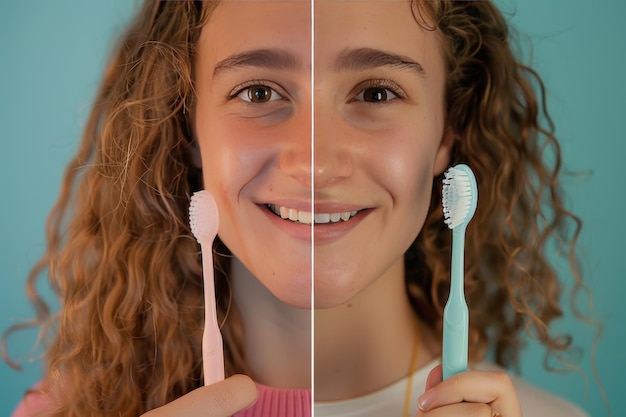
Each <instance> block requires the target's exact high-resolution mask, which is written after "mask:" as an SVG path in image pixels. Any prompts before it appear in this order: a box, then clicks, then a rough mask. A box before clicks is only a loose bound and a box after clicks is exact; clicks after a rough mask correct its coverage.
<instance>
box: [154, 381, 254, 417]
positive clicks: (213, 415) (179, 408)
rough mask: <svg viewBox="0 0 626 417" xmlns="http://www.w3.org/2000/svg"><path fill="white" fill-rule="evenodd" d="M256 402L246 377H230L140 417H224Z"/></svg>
mask: <svg viewBox="0 0 626 417" xmlns="http://www.w3.org/2000/svg"><path fill="white" fill-rule="evenodd" d="M256 398H257V390H256V385H254V382H253V381H252V380H251V379H250V378H248V377H247V376H244V375H234V376H231V377H230V378H226V379H225V380H223V381H219V382H215V383H213V384H211V385H209V386H204V387H200V388H197V389H195V390H193V391H191V392H190V393H188V394H185V395H183V396H182V397H180V398H178V399H176V400H174V401H172V402H170V403H168V404H166V405H164V406H162V407H159V408H155V409H154V410H151V411H148V412H147V413H145V414H142V415H141V417H180V416H185V417H228V416H232V415H233V414H235V413H236V412H238V411H241V410H243V409H246V408H248V407H250V406H251V405H252V404H254V402H255V401H256Z"/></svg>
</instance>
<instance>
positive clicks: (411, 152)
mask: <svg viewBox="0 0 626 417" xmlns="http://www.w3.org/2000/svg"><path fill="white" fill-rule="evenodd" d="M384 138H385V139H384V141H382V143H380V144H378V145H377V146H376V149H375V150H374V152H376V155H377V156H376V157H374V158H373V161H375V162H374V163H375V164H376V165H377V170H378V172H379V175H378V178H379V181H381V185H382V186H383V187H384V188H385V189H386V190H387V191H388V192H389V195H390V197H391V199H392V200H393V206H394V208H395V209H398V210H402V211H406V212H407V213H406V214H408V211H412V212H413V213H414V214H416V213H417V212H421V213H425V211H426V210H427V208H428V204H429V201H430V193H431V185H432V181H433V169H434V164H435V159H436V154H437V148H438V145H439V140H440V133H439V132H438V131H437V130H436V129H428V128H420V126H418V125H404V126H402V127H398V128H395V129H393V130H389V131H387V132H386V133H385V135H384Z"/></svg>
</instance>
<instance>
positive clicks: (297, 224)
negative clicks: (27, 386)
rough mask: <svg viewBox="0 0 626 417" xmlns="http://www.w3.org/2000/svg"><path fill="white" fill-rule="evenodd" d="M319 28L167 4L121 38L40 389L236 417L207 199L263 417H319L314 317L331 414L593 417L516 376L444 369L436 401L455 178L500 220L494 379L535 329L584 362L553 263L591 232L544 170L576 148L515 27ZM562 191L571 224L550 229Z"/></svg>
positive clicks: (386, 16)
mask: <svg viewBox="0 0 626 417" xmlns="http://www.w3.org/2000/svg"><path fill="white" fill-rule="evenodd" d="M310 11H311V5H310V4H309V3H307V2H222V3H218V2H204V3H203V2H160V3H154V2H147V3H146V5H145V6H144V8H143V9H142V10H141V12H140V13H139V16H138V18H137V19H136V20H135V21H134V22H133V24H132V25H131V28H130V29H129V30H128V31H127V33H126V35H125V36H124V38H123V40H122V43H121V45H120V47H119V48H118V50H117V54H116V56H115V58H114V61H113V63H112V64H111V65H110V66H109V70H108V73H107V74H106V76H105V79H104V82H103V85H102V87H101V90H100V94H99V96H98V99H97V100H96V104H95V106H94V110H93V112H92V115H91V118H90V123H89V125H88V127H87V129H86V132H85V135H84V138H83V145H82V146H81V151H80V153H79V154H78V156H77V158H76V160H75V162H74V164H73V165H72V166H70V168H69V169H68V171H67V172H68V174H67V175H66V178H65V182H64V190H63V192H62V195H61V198H60V200H59V204H58V205H57V207H56V208H55V211H54V212H53V214H52V217H51V219H52V221H53V229H54V232H55V233H54V234H53V235H52V236H51V239H50V249H49V252H48V254H47V256H46V260H44V264H42V265H46V264H48V263H50V265H51V268H50V272H51V275H52V279H53V282H54V285H55V287H56V288H58V289H59V292H60V295H61V298H62V300H63V310H62V312H61V314H60V315H59V318H58V320H59V331H58V334H59V336H57V338H56V339H55V340H54V342H53V344H52V346H51V348H50V349H49V351H48V353H47V358H48V370H47V374H46V376H45V379H44V382H43V385H42V387H41V391H42V392H43V393H44V394H45V396H44V397H43V398H44V399H45V400H46V401H48V402H49V403H51V404H52V405H53V406H55V407H56V409H55V410H53V411H48V413H49V414H54V413H57V414H58V415H89V414H90V413H91V414H94V415H109V414H111V415H128V416H137V415H140V414H142V413H146V412H148V410H153V411H150V412H148V414H149V415H153V416H154V415H157V416H167V415H178V414H181V413H184V415H194V413H206V410H207V409H209V410H212V411H211V412H214V415H216V416H217V415H229V414H231V413H232V412H234V411H236V410H239V409H241V408H244V407H246V406H248V405H250V403H251V402H252V401H253V399H254V397H255V395H256V393H255V389H253V387H252V386H251V385H250V381H249V380H248V379H246V378H243V377H237V378H235V379H229V380H227V381H225V382H224V383H221V384H217V385H214V386H212V387H206V388H199V389H195V388H197V387H199V386H200V385H201V379H202V378H201V371H200V369H201V356H200V334H201V327H202V316H203V312H202V308H201V306H202V288H201V285H200V283H201V282H202V281H201V276H200V275H201V272H200V263H199V258H198V251H197V245H196V243H195V241H194V239H193V237H192V236H191V233H190V231H189V227H188V222H187V214H186V213H187V205H188V201H189V196H190V195H191V193H192V192H193V191H194V190H196V189H200V188H206V189H207V190H209V191H210V192H211V193H212V194H213V195H214V197H215V199H216V201H217V203H218V207H219V212H220V219H221V224H220V230H219V241H217V242H216V245H215V252H216V260H217V261H218V263H219V264H220V266H219V268H218V271H220V272H222V273H223V275H222V276H221V278H220V279H218V288H217V289H218V295H219V300H218V304H219V307H220V315H221V317H222V319H223V320H225V321H224V325H223V328H222V332H223V335H224V340H225V352H226V367H227V373H228V374H229V375H232V374H235V373H246V374H248V375H250V376H251V377H252V379H254V381H255V382H256V383H257V384H256V388H257V390H258V392H259V393H258V395H259V401H257V403H256V404H255V406H253V408H251V409H249V410H248V411H246V412H247V413H249V414H250V415H263V414H262V413H263V412H264V411H266V410H271V408H265V407H271V406H272V404H279V405H278V407H283V410H285V411H283V414H284V415H306V413H307V411H309V412H310V408H311V406H310V391H309V390H308V388H310V381H311V375H310V371H311V363H310V358H311V351H310V347H311V329H310V322H311V320H310V311H311V310H310V309H311V307H314V308H315V309H316V310H315V317H314V319H315V329H314V330H315V332H314V340H313V344H314V364H315V366H314V369H313V371H314V381H315V401H316V408H315V411H316V414H319V415H340V414H339V413H343V412H352V413H353V414H352V415H364V416H365V415H367V414H366V412H365V411H362V410H358V409H357V408H356V407H361V406H363V404H364V403H363V401H367V398H373V397H368V396H371V395H378V396H377V397H376V398H378V399H381V398H387V399H389V402H390V403H391V404H393V405H390V406H389V407H390V408H388V409H387V408H386V409H385V410H383V411H384V412H385V413H386V415H392V414H394V413H395V412H396V411H395V410H401V411H402V414H403V415H413V414H415V412H417V413H418V415H428V416H437V415H458V414H459V413H469V412H477V413H478V412H482V413H484V414H485V415H501V416H504V417H516V416H520V415H521V409H520V399H521V400H522V401H521V407H522V408H524V407H528V406H529V405H530V406H532V405H533V404H539V407H540V408H539V409H538V411H537V412H538V413H547V414H550V415H558V414H557V413H558V412H561V413H565V414H566V415H576V414H572V413H573V412H572V411H571V408H569V407H570V406H569V405H565V404H562V403H559V402H557V401H556V400H554V399H550V401H540V399H541V398H543V394H541V395H540V394H537V393H536V392H535V391H533V390H532V389H531V388H528V387H527V386H525V385H523V384H522V383H520V382H518V381H514V382H511V380H510V379H509V378H508V377H507V376H506V374H505V373H503V372H502V371H501V370H500V369H496V370H495V371H489V372H485V371H469V372H467V373H464V374H463V375H460V376H458V378H456V379H454V380H453V379H451V380H450V381H446V382H444V383H441V384H439V385H437V382H438V381H439V380H440V376H439V374H438V372H439V371H438V368H436V369H435V371H433V373H431V376H430V378H429V379H428V381H426V374H427V373H428V371H429V370H430V368H432V367H433V366H434V364H435V363H436V361H437V358H438V355H439V351H440V340H441V325H440V323H441V315H442V306H443V303H444V302H445V297H446V294H447V282H448V279H449V272H448V266H447V265H448V262H449V258H450V255H449V249H448V248H449V246H450V245H449V234H448V232H447V231H446V229H445V225H444V224H443V220H442V215H441V207H440V203H439V201H440V198H439V187H440V176H441V173H442V172H443V170H444V169H445V168H446V167H447V166H449V165H453V164H455V163H456V162H460V161H463V162H466V163H468V164H469V165H471V166H472V167H473V168H474V169H475V171H476V172H477V176H478V182H479V185H478V186H479V190H480V195H481V200H480V204H479V209H478V212H477V214H476V217H475V219H474V220H472V223H471V226H470V230H469V231H468V242H467V265H468V271H467V273H466V286H467V296H468V303H469V305H470V309H471V313H470V314H471V326H472V327H471V329H470V332H471V333H470V335H471V339H470V340H471V345H470V357H471V359H472V360H473V361H474V362H475V363H478V364H479V367H485V366H487V365H485V364H483V363H481V360H482V359H483V357H484V354H485V351H486V350H487V348H488V347H489V346H490V345H493V346H495V349H496V361H497V362H498V363H499V364H502V365H506V364H509V363H514V361H515V354H516V352H517V350H518V348H519V337H520V336H519V330H520V328H521V327H523V325H524V320H525V319H524V317H528V320H530V324H531V326H534V327H535V328H536V329H537V330H538V331H539V336H540V338H541V339H542V341H543V342H544V343H545V344H546V345H547V346H548V347H550V348H551V349H553V351H555V352H559V351H562V350H565V349H567V347H568V345H567V344H566V343H565V344H560V343H559V341H558V339H553V338H551V337H550V336H549V334H548V333H547V331H546V327H545V326H547V325H549V323H550V322H551V321H552V320H553V319H554V318H555V317H558V316H559V315H560V314H561V310H560V307H559V306H558V303H557V300H558V293H559V286H558V282H557V279H556V276H555V274H554V272H553V270H552V269H551V268H550V266H549V265H548V263H547V261H546V260H545V258H544V257H543V255H542V253H541V249H542V246H543V242H544V241H545V239H546V238H547V237H548V236H549V235H550V234H551V233H553V232H555V231H557V230H558V229H559V227H561V226H562V225H563V224H564V223H565V222H566V221H567V220H568V219H571V218H572V217H571V216H570V215H569V213H567V212H566V211H565V210H564V209H563V208H562V206H561V203H560V200H559V199H558V194H556V193H555V192H556V191H557V188H556V183H555V182H554V181H553V179H554V178H556V175H557V174H558V163H557V164H556V168H552V169H551V168H549V167H546V166H545V165H544V164H543V163H542V155H541V152H540V149H541V146H539V145H540V144H541V143H542V141H546V143H548V145H551V146H554V147H555V148H554V149H556V152H557V161H558V147H556V142H555V141H554V138H553V137H552V136H551V134H550V133H549V131H546V130H545V129H543V128H542V127H540V125H539V124H538V121H537V120H538V112H539V107H538V101H540V100H538V99H537V98H536V97H535V95H534V93H533V91H532V88H531V87H530V85H531V84H530V80H532V79H534V74H533V73H532V71H531V70H529V69H527V68H525V67H523V66H522V65H520V64H519V63H518V62H517V61H516V60H515V59H514V58H513V56H512V54H511V51H510V47H509V45H508V43H507V41H506V39H507V36H508V34H507V28H506V24H505V22H504V21H503V20H502V18H501V16H500V14H499V12H498V11H497V10H496V9H495V7H493V5H491V4H490V3H488V2H476V3H473V2H459V3H448V2H423V3H421V2H420V3H418V2H408V1H406V2H405V1H393V2H376V1H368V2H331V1H320V2H318V3H316V4H315V9H314V13H315V20H314V22H315V26H314V27H313V28H312V27H311V13H310ZM312 29H313V34H314V37H313V40H314V45H315V48H314V49H313V50H311V33H312ZM311 57H313V60H311ZM311 68H313V73H311ZM311 79H312V80H313V85H314V90H313V91H312V90H311ZM311 110H314V118H312V117H311V115H312V112H311ZM312 159H313V162H314V164H313V167H312V168H311V161H312ZM83 166H84V167H85V168H84V169H83V170H82V171H80V172H78V171H77V170H76V168H78V167H83ZM200 169H201V171H200ZM535 181H537V182H535ZM75 184H77V188H76V191H75V193H72V191H73V189H74V188H73V187H74V186H75ZM542 186H546V187H547V190H548V191H549V192H550V193H552V196H553V197H552V200H551V201H552V205H553V207H552V208H553V210H554V212H553V218H552V221H551V222H549V225H548V227H546V228H541V229H540V228H539V227H538V226H537V225H536V223H535V219H536V218H537V215H540V214H542V213H543V212H542V211H541V208H540V206H539V204H538V203H539V202H540V201H541V196H542V195H543V191H542V188H541V187H542ZM70 209H71V210H72V217H71V223H70V225H69V232H68V235H67V238H65V237H64V238H63V239H62V238H61V222H62V220H63V219H65V218H66V215H67V214H68V212H69V210H70ZM311 213H313V214H311ZM292 214H293V215H292ZM544 214H545V213H544ZM307 215H308V217H307ZM315 215H317V218H315V217H316V216H315ZM337 215H339V219H340V220H337ZM549 215H550V214H549ZM344 217H345V218H344ZM312 221H313V222H315V223H316V224H315V226H314V230H315V232H314V235H313V238H314V246H313V256H314V262H313V264H312V265H311V240H310V239H311V226H310V223H311V222H312ZM230 253H232V255H233V256H231V255H230ZM224 255H226V256H224ZM311 267H313V271H314V273H313V275H311ZM33 276H34V275H33ZM312 277H313V278H314V279H313V280H312V279H311V278H312ZM312 284H313V285H312ZM311 288H313V292H314V297H313V304H312V303H311V301H312V297H311ZM407 294H408V297H407ZM231 296H232V302H231V301H230V300H231ZM231 305H232V308H230V309H229V307H231ZM544 325H545V326H544ZM455 381H456V382H455ZM503 381H504V382H505V383H502V382H503ZM85 385H87V386H89V387H90V389H88V390H85V389H84V387H85ZM91 387H92V388H91ZM270 387H271V388H270ZM393 387H395V388H393ZM398 387H399V390H398ZM424 387H426V388H429V390H428V391H427V392H426V393H425V394H424V395H423V396H421V397H419V400H418V396H419V394H421V392H422V391H423V388H424ZM194 389H195V390H194ZM398 391H400V392H402V395H401V396H400V397H398V396H397V392H398ZM381 393H382V394H381ZM380 395H382V397H381V396H380ZM40 398H41V397H40ZM225 398H226V399H225ZM355 398H356V400H355ZM173 400H175V401H173ZM463 400H466V401H463ZM418 401H419V405H420V410H419V411H418V410H416V408H417V404H418ZM27 403H28V398H27ZM167 403H169V404H168V405H164V404H167ZM405 403H407V404H409V406H408V407H407V406H405ZM216 404H217V405H219V406H216ZM285 404H289V405H288V406H286V405H285ZM222 405H223V408H221V406H222ZM290 407H293V408H290ZM470 409H471V410H470ZM93 410H97V411H93ZM274 410H275V409H274ZM269 412H270V413H271V414H272V415H281V414H280V413H279V412H276V411H274V412H272V411H269ZM565 414H564V415H565ZM18 415H20V414H19V412H18ZM21 415H25V414H21ZM198 415H205V414H198ZM525 415H532V414H530V412H529V411H528V409H527V410H526V411H525Z"/></svg>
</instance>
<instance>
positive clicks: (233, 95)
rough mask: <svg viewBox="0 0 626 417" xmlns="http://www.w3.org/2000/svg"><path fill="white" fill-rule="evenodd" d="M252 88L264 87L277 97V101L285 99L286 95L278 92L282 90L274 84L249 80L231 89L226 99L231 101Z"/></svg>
mask: <svg viewBox="0 0 626 417" xmlns="http://www.w3.org/2000/svg"><path fill="white" fill-rule="evenodd" d="M252 87H265V88H268V89H270V90H272V92H273V93H274V94H277V95H278V96H279V98H278V100H282V99H285V98H286V97H287V94H286V93H283V92H279V90H281V91H283V89H282V88H281V87H280V86H279V85H278V84H276V83H272V82H270V81H263V80H250V81H246V82H245V83H243V84H240V85H238V86H237V87H235V88H233V89H232V91H231V92H230V93H229V94H228V96H227V97H226V98H227V99H228V100H232V99H234V98H237V96H239V95H240V94H241V93H243V92H244V91H246V90H248V89H250V88H252ZM268 102H269V101H268ZM249 104H259V103H253V102H249Z"/></svg>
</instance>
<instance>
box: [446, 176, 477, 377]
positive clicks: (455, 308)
mask: <svg viewBox="0 0 626 417" xmlns="http://www.w3.org/2000/svg"><path fill="white" fill-rule="evenodd" d="M442 200H443V215H444V218H445V223H446V224H447V225H448V227H449V228H450V229H452V265H451V271H450V272H451V282H450V295H449V296H448V302H447V303H446V306H445V308H444V311H443V360H442V362H443V379H447V378H449V377H451V376H452V375H455V374H458V373H459V372H463V371H465V370H467V350H468V334H469V312H468V309H467V303H466V302H465V291H464V288H463V285H464V252H465V229H466V228H467V224H468V223H469V222H470V220H471V219H472V216H474V212H475V211H476V203H477V201H478V188H477V187H476V177H475V176H474V173H473V172H472V170H471V169H470V168H469V167H468V166H467V165H464V164H459V165H456V166H454V167H451V168H449V169H448V170H447V171H446V172H445V174H444V180H443V189H442Z"/></svg>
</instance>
